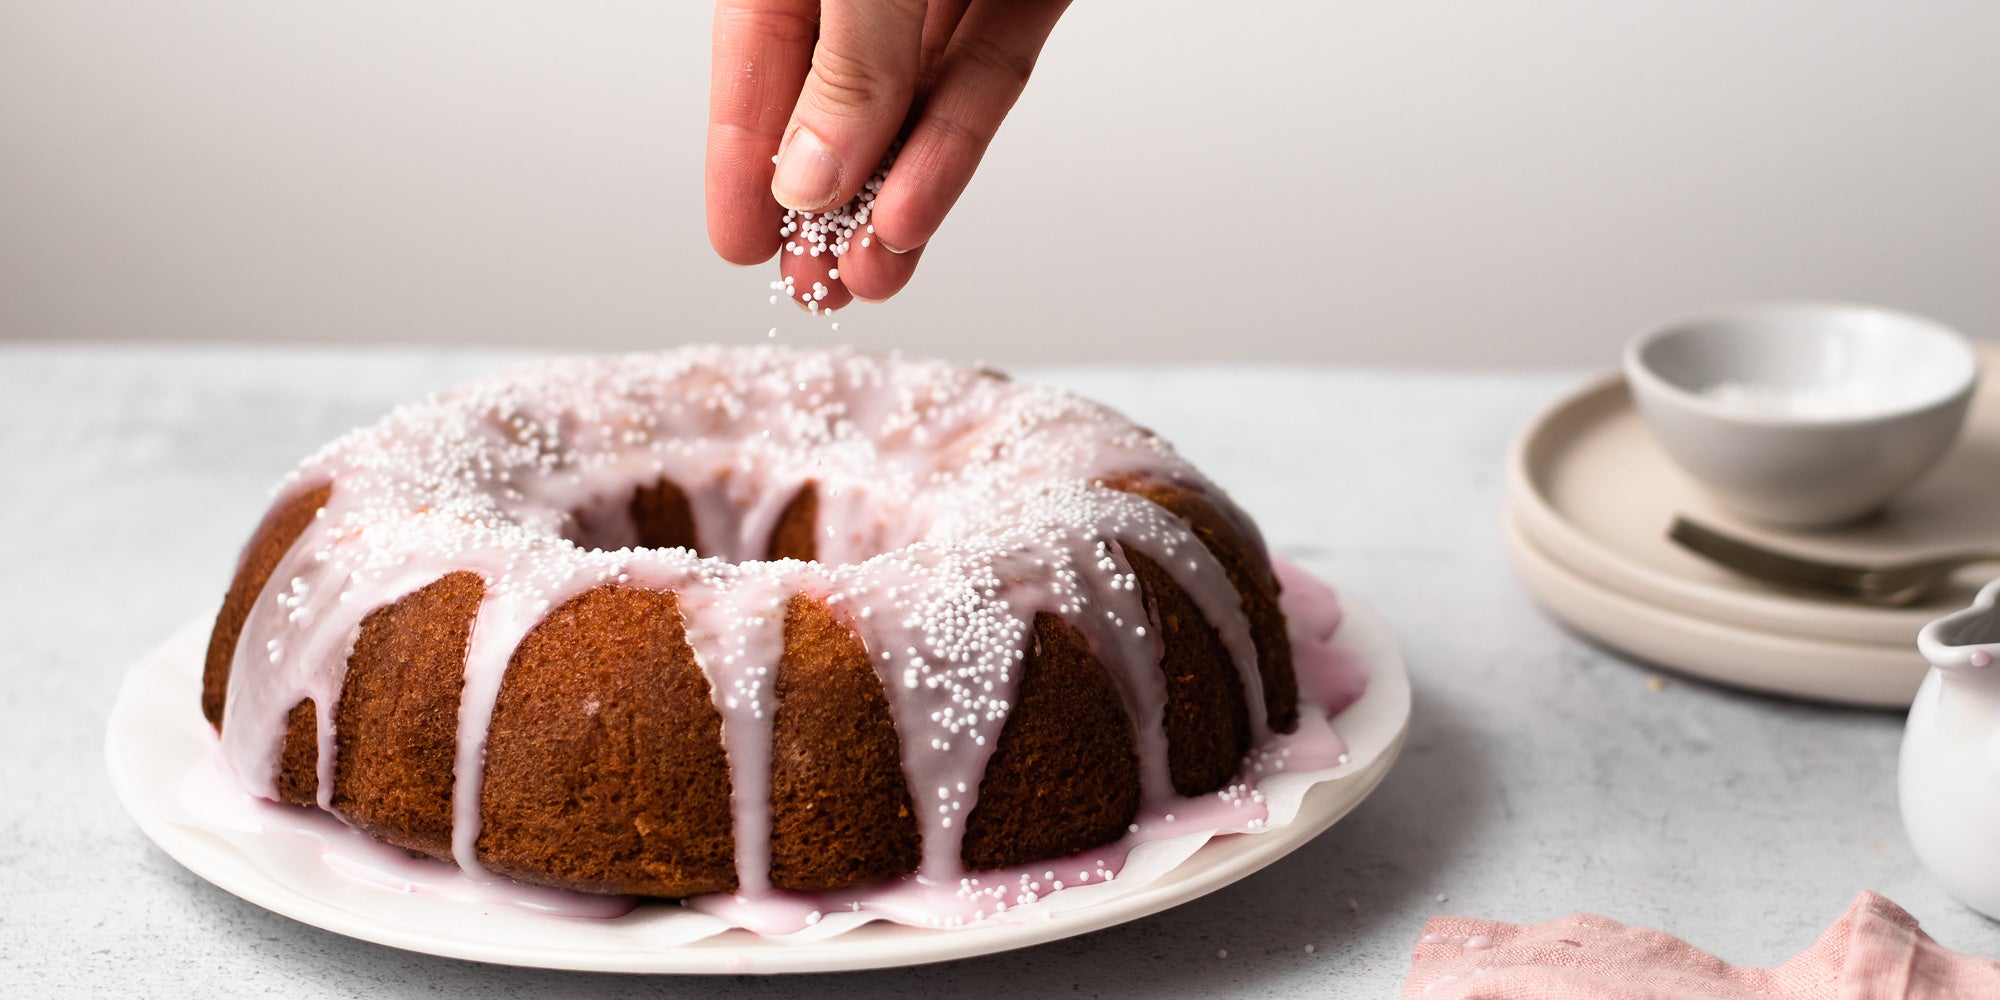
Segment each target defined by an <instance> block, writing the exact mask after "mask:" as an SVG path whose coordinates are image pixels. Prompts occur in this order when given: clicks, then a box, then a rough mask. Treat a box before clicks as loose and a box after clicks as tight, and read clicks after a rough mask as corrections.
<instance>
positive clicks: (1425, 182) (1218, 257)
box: [0, 0, 2000, 365]
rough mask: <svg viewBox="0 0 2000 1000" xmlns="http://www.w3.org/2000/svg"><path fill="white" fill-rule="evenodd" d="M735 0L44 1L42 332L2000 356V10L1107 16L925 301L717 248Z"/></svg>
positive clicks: (1195, 9) (1023, 123) (4, 69)
mask: <svg viewBox="0 0 2000 1000" xmlns="http://www.w3.org/2000/svg"><path fill="white" fill-rule="evenodd" d="M708 16H709V7H708V4H707V3H705V2H702V0H646V2H639V0H593V2H589V3H556V2H550V0H350V2H345V3H338V4H334V3H303V2H299V0H174V2H143V0H122V2H118V0H0V338H20V339H57V340H63V339H70V338H106V339H121V340H130V339H156V338H157V339H174V340H192V339H201V340H214V339H225V340H258V341H279V340H287V341H319V342H355V341H375V340H395V341H425V342H478V343H508V344H534V345H546V346H555V347H639V346H647V345H663V344H673V343H680V342H686V341H692V340H724V341H747V340H756V339H762V338H763V336H764V333H765V331H766V330H767V329H769V328H770V327H772V326H777V327H779V328H780V329H781V332H782V336H783V337H784V338H785V339H786V340H788V341H790V342H792V343H806V344H815V343H826V342H832V341H835V340H840V341H852V342H857V343H861V344H863V345H866V346H870V347H902V348H905V349H909V350H916V351H924V352H928V353H936V354H944V355H948V356H952V357H958V358H965V359H970V358H975V357H978V358H986V359H990V360H994V361H1001V362H1013V361H1083V360H1103V359H1117V358H1127V357H1131V356H1133V355H1135V354H1137V353H1139V352H1147V353H1149V354H1152V355H1154V356H1158V357H1164V358H1168V359H1175V360H1189V361H1204V360H1252V361H1287V360H1305V361H1324V362H1344V363H1364V364H1375V363H1395V364H1402V363H1419V364H1427V363H1437V364H1449V365H1539V364H1547V363H1563V364H1602V363H1608V362H1609V360H1610V359H1611V358H1612V357H1613V355H1614V354H1615V351H1616V348H1617V345H1618V344H1619V342H1620V341H1622V340H1623V339H1624V337H1625V336H1627V335H1628V334H1629V333H1631V332H1633V331H1634V330H1635V329H1636V328H1638V327H1640V326H1642V325H1645V324H1647V323H1649V322H1651V321H1653V320H1656V319H1659V318H1662V317H1664V316H1666V315H1669V314H1674V313H1679V312H1685V311H1689V310H1696V309H1700V308H1703V307H1706V306H1711V305H1715V304H1718V303H1724V302H1731V301H1737V300H1743V299H1753V298H1769V297H1822V298H1827V297H1830V298H1840V299H1850V300H1863V301H1871V302H1880V303H1884V304H1890V305H1897V306H1902V307H1905V308H1909V309H1914V310H1917V311H1920V312H1926V313H1930V314H1932V315H1935V316H1937V317H1939V318H1941V319H1944V320H1946V321H1948V322H1951V323H1954V324H1956V325H1958V326H1960V327H1961V328H1962V329H1965V330H1967V331H1968V332H1971V333H1974V334H1975V335H1980V336H1994V335H1995V334H1996V332H2000V295H1996V283H2000V282H1997V281H1996V279H2000V129H1996V127H1995V126H1996V123H2000V58H1996V56H1995V48H1996V43H2000V4H1995V3H1990V2H1983V0H1981V2H1975V0H1966V2H1948V0H1937V2H1931V0H1914V2H1886V0H1882V2H1869V3H1861V2H1830V0H1745V2H1731V3H1723V2H1686V0H1619V2H1615V3H1607V2H1602V0H1491V2H1480V3H1472V2H1444V0H1396V2H1389V0H1377V2H1325V0H1262V2H1255V3H1229V2H1223V0H1079V2H1078V3H1077V4H1076V5H1075V6H1074V7H1073V8H1072V9H1071V12H1070V14H1069V15H1068V17H1067V19H1066V21H1065V23H1064V24H1063V26H1062V27H1061V28H1060V29H1059V30H1058V32H1057V35H1056V37H1055V39H1054V40H1053V42H1052V44H1051V45H1050V47H1049V48H1048V50H1047V52H1046V53H1045V54H1044V57H1043V62H1042V66H1041V69H1040V70H1039V72H1038V74H1037V77H1036V80H1035V82H1034V83H1033V85H1032V86H1031V87H1030V89H1029V91H1028V94H1027V96H1026V98H1025V99H1024V100H1023V102H1022V103H1021V105H1020V107H1019V108H1018V110H1017V111H1016V113H1015V115H1014V117H1013V119H1012V120H1011V121H1010V123H1009V124H1008V126H1007V128H1006V129H1005V130H1004V131H1003V132H1002V133H1001V136H1000V141H999V142H998V143H997V144H996V146H995V147H994V149H993V152H992V154H991V155H990V156H989V158H988V160H987V163H986V166H985V168H984V169H983V170H982V172H981V174H980V176H979V177H978V178H977V180H976V181H975V182H974V184H973V187H972V189H971V190H970V191H969V192H968V193H967V195H966V197H965V199H964V201H963V202H962V203H961V204H960V207H959V209H958V211H957V212H956V214H955V215H954V216H953V217H952V219H951V220H950V221H949V222H948V223H947V225H946V228H945V229H944V231H943V232H941V233H940V234H939V235H938V237H937V239H936V240H935V241H934V243H933V244H932V248H931V251H930V253H929V255H928V257H927V258H926V260H925V262H924V267H923V269H922V270H921V271H920V272H919V274H918V276H917V280H916V282H915V283H914V284H913V286H912V287H911V289H910V290H909V291H908V293H907V294H905V295H903V296H901V297H899V298H898V299H897V300H896V301H894V302H893V303H891V304H889V305H886V306H877V307H872V308H857V309H855V310H853V311H852V312H851V313H850V314H849V315H847V316H844V317H842V319H843V322H842V329H841V330H840V331H839V332H838V333H835V332H833V331H830V330H828V329H827V327H826V325H825V323H824V322H823V321H819V320H809V319H807V318H806V317H803V316H800V315H796V314H795V313H793V312H791V311H789V309H788V307H784V306H771V305H769V304H768V303H767V300H766V295H767V294H768V293H767V291H766V289H765V283H766V282H767V281H768V280H769V274H768V273H767V272H766V270H765V269H763V268H758V269H754V270H737V269H734V268H731V267H729V266H727V265H725V264H722V263H721V262H719V261H718V260H716V259H715V258H714V257H713V256H712V255H711V254H710V252H709V250H708V246H707V241H706V237H705V235H704V232H703V229H702V210H701V186H700V171H701V146H702V135H703V118H704V113H705V105H706V91H707V37H708Z"/></svg>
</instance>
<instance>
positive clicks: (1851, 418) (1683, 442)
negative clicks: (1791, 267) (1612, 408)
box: [1625, 303, 1979, 527]
mask: <svg viewBox="0 0 2000 1000" xmlns="http://www.w3.org/2000/svg"><path fill="white" fill-rule="evenodd" d="M1625 379H1626V382H1627V384H1628V385H1630V386H1631V389H1632V398H1633V401H1634V403H1635V404H1636V405H1637V406H1638V408H1639V414H1640V416H1642V417H1643V418H1645V421H1646V423H1647V425H1648V426H1650V427H1651V428H1652V430H1653V433H1654V435H1655V436H1656V437H1658V438H1659V441H1660V444H1661V446H1662V447H1663V448H1665V449H1666V452H1667V454H1668V455H1670V456H1672V458H1673V459H1674V461H1675V462H1676V463H1678V464H1679V465H1680V466H1681V468H1682V469H1684V470H1686V471H1687V473H1688V474H1689V475H1690V476H1693V477H1694V479H1695V480H1696V481H1697V482H1699V483H1700V484H1701V485H1702V486H1703V487H1704V488H1706V489H1707V491H1708V492H1709V493H1710V494H1711V495H1712V496H1714V497H1715V499H1716V500H1717V502H1719V503H1721V504H1722V505H1723V506H1724V507H1726V508H1728V509H1729V510H1731V511H1733V512H1735V513H1737V514H1740V515H1742V516H1744V517H1747V518H1750V519H1752V520H1755V521H1762V522H1765V523H1768V524H1775V525H1782V526H1787V527H1817V526H1825V525H1833V524H1839V523H1841V522H1844V521H1851V520H1853V519H1855V518H1858V517H1861V516H1863V515H1866V514H1869V513H1872V512H1873V511H1875V510H1876V509H1877V508H1879V507H1881V506H1882V504H1883V503H1884V502H1885V501H1887V500H1888V499H1889V498H1890V497H1892V496H1894V495H1895V494H1896V493H1897V492H1899V491H1901V490H1902V489H1903V488H1904V487H1906V486H1909V485H1910V484H1911V483H1913V482H1915V481H1916V480H1917V479H1918V478H1920V477H1921V476H1923V474H1924V473H1925V472H1927V471H1929V470H1930V468H1931V466H1932V465H1934V464H1936V462H1937V460H1938V459H1939V458H1940V457H1941V456H1943V454H1944V452H1945V449H1947V448H1948V447H1950V445H1951V442H1952V440H1953V439H1954V438H1956V437H1957V436H1958V430H1959V427H1960V425H1962V424H1963V423H1964V422H1965V411H1966V408H1967V406H1968V405H1969V404H1970V403H1971V402H1972V391H1973V388H1974V387H1975V386H1976V385H1977V384H1978V382H1979V359H1978V356H1977V355H1976V354H1975V353H1974V352H1973V349H1972V345H1971V344H1969V343H1967V342H1966V340H1965V338H1964V337H1962V336H1960V335H1959V334H1958V333H1956V332H1954V331H1952V330H1951V329H1950V328H1948V327H1945V326H1943V325H1942V324H1939V323H1936V322H1934V321H1931V320H1928V319H1924V318H1922V317H1920V316H1913V315H1910V314H1908V313H1901V312H1894V311H1892V310H1888V309H1877V308H1874V307H1872V306H1852V305H1831V304H1818V303H1780V304H1771V305H1757V306H1746V307H1742V308H1738V309H1731V310H1727V311H1724V312H1719V313H1715V314H1712V315H1708V316H1702V317H1697V318H1694V319H1688V320H1682V321H1680V322H1677V323H1672V324H1669V325H1667V326H1664V327H1661V328H1659V329H1657V330H1653V331H1651V332H1648V333H1644V334H1641V335H1640V336H1638V337H1636V338H1634V339H1633V340H1632V342H1631V343H1630V344H1629V345H1627V347H1626V348H1625Z"/></svg>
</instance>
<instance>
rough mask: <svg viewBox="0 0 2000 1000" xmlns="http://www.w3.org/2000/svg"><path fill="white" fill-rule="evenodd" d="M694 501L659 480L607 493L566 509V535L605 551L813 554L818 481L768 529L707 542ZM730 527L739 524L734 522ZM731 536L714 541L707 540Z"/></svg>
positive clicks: (743, 556)
mask: <svg viewBox="0 0 2000 1000" xmlns="http://www.w3.org/2000/svg"><path fill="white" fill-rule="evenodd" d="M696 506H697V505H696V504H695V503H694V502H692V501H691V500H690V499H689V497H688V494H687V492H686V491H684V490H682V489H681V488H680V487H679V486H678V485H676V484H675V483H674V482H673V481H672V480H669V479H665V478H662V479H660V480H659V481H657V482H655V483H652V484H650V485H646V484H642V485H640V486H638V487H636V488H634V489H633V491H632V493H631V496H630V498H629V499H627V500H625V501H624V502H623V503H620V502H619V497H618V496H616V495H613V496H611V497H608V498H606V499H605V500H604V501H602V502H599V503H595V504H590V505H586V506H584V507H580V508H578V509H576V510H574V511H571V512H570V514H571V525H572V527H571V530H570V531H568V532H566V533H565V535H566V537H567V538H568V539H569V540H570V541H572V542H574V543H576V544H577V545H580V546H582V547H583V548H586V549H592V550H596V551H611V550H615V549H622V548H647V549H673V548H683V549H690V550H692V551H694V552H695V554H697V555H700V556H704V557H713V558H718V559H726V560H728V561H730V562H749V561H751V560H756V559H804V560H807V561H811V560H813V559H814V558H815V557H816V555H817V549H818V547H817V545H816V544H815V541H816V538H817V532H818V530H819V528H818V522H819V488H818V484H816V483H814V482H812V481H810V480H808V481H807V482H805V483H804V484H803V485H801V486H800V487H799V488H798V489H797V491H796V492H794V493H793V494H792V495H791V499H790V500H788V501H786V503H785V506H784V507H783V509H781V510H780V511H779V512H778V516H777V519H776V521H775V522H773V524H772V527H771V529H770V530H769V531H768V532H762V531H760V532H757V534H758V536H759V537H744V531H743V530H727V531H724V530H711V531H709V532H707V535H708V536H709V538H710V539H711V542H710V544H706V545H705V544H703V542H702V534H703V533H702V532H700V531H698V530H697V525H696V513H695V512H696ZM747 513H748V512H746V511H743V510H738V509H734V508H731V509H728V510H726V511H716V510H714V509H711V510H710V511H709V513H708V515H707V516H710V517H718V516H733V517H736V518H738V519H739V520H740V519H744V518H745V516H746V515H747ZM717 527H734V528H744V527H745V525H743V524H738V525H733V526H717ZM718 537H720V538H723V539H727V540H734V543H733V544H731V543H730V542H729V541H724V542H723V543H721V544H715V543H714V542H713V539H715V538H718Z"/></svg>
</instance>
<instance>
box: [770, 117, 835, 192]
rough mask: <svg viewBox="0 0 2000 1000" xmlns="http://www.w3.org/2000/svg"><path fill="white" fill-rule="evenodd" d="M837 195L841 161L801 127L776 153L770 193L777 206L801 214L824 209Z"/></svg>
mask: <svg viewBox="0 0 2000 1000" xmlns="http://www.w3.org/2000/svg"><path fill="white" fill-rule="evenodd" d="M839 193H840V161H839V160H837V159H835V158H834V155H833V150H831V149H828V148H827V145H826V143H824V142H821V141H820V138H819V136H816V135H814V134H812V130H811V129H809V128H806V127H805V126H803V125H801V126H799V127H798V128H795V129H793V130H792V137H791V139H790V140H789V141H787V142H786V143H785V148H784V149H783V150H782V151H780V152H779V153H778V169H777V171H776V173H774V174H773V175H772V177H771V194H772V196H773V197H776V198H777V199H778V204H780V205H783V206H785V207H786V208H789V209H793V210H796V211H800V212H816V211H819V210H820V209H822V208H825V207H827V204H828V203H829V202H831V201H833V199H834V196H835V195H838V194H839Z"/></svg>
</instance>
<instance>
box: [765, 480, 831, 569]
mask: <svg viewBox="0 0 2000 1000" xmlns="http://www.w3.org/2000/svg"><path fill="white" fill-rule="evenodd" d="M818 521H819V484H817V483H814V482H813V481H811V480H807V481H806V484H805V485H804V486H801V487H799V491H798V492H797V493H795V494H793V495H792V499H791V502H789V503H787V504H785V509H784V511H783V512H782V513H780V514H779V515H778V526H777V527H775V528H773V529H771V547H770V550H769V554H768V557H769V558H771V559H799V560H803V561H805V562H811V561H812V558H813V554H814V553H815V552H816V551H817V550H818V547H817V544H816V541H815V539H814V537H813V536H814V531H815V529H816V525H817V522H818Z"/></svg>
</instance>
